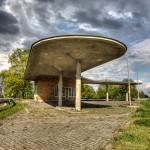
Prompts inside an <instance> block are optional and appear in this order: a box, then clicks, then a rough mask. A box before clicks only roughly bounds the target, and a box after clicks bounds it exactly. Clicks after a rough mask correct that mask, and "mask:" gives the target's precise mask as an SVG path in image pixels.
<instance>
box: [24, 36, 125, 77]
mask: <svg viewBox="0 0 150 150" xmlns="http://www.w3.org/2000/svg"><path fill="white" fill-rule="evenodd" d="M126 51H127V47H126V46H125V45H124V44H123V43H121V42H119V41H117V40H114V39H110V38H106V37H100V36H90V35H67V36H57V37H50V38H46V39H42V40H40V41H37V42H36V43H34V44H33V45H32V47H31V50H30V55H29V59H28V64H27V67H26V71H25V79H29V80H35V79H36V78H37V77H38V76H58V75H59V71H63V76H64V77H69V78H74V77H75V74H76V61H77V60H79V61H80V62H81V71H82V72H83V71H86V70H89V69H91V68H93V67H96V66H98V65H101V64H104V63H106V62H108V61H111V60H113V59H116V58H118V57H120V56H122V55H123V54H124V53H125V52H126Z"/></svg>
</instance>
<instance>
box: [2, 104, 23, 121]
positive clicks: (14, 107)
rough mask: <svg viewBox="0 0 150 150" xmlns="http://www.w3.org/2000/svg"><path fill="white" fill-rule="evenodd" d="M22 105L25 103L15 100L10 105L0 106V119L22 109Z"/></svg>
mask: <svg viewBox="0 0 150 150" xmlns="http://www.w3.org/2000/svg"><path fill="white" fill-rule="evenodd" d="M24 107H25V104H23V103H19V102H16V103H15V104H13V103H11V104H10V105H9V104H6V105H5V106H3V107H0V120H1V119H4V118H5V117H7V116H9V115H11V114H14V113H15V112H17V111H19V110H22V109H23V108H24Z"/></svg>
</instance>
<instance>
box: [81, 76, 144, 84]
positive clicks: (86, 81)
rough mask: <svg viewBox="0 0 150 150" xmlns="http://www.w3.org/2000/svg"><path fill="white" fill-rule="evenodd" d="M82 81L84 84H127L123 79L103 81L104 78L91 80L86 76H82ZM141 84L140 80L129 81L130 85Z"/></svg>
mask: <svg viewBox="0 0 150 150" xmlns="http://www.w3.org/2000/svg"><path fill="white" fill-rule="evenodd" d="M81 81H82V83H85V84H103V85H128V84H129V83H128V82H123V81H104V80H92V79H88V78H84V77H82V80H81ZM139 84H142V82H131V81H130V85H139Z"/></svg>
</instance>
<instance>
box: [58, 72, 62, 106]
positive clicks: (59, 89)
mask: <svg viewBox="0 0 150 150" xmlns="http://www.w3.org/2000/svg"><path fill="white" fill-rule="evenodd" d="M62 88H63V72H62V71H60V72H59V83H58V106H62Z"/></svg>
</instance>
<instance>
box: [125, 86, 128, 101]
mask: <svg viewBox="0 0 150 150" xmlns="http://www.w3.org/2000/svg"><path fill="white" fill-rule="evenodd" d="M125 100H126V101H129V94H128V86H127V85H126V97H125Z"/></svg>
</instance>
